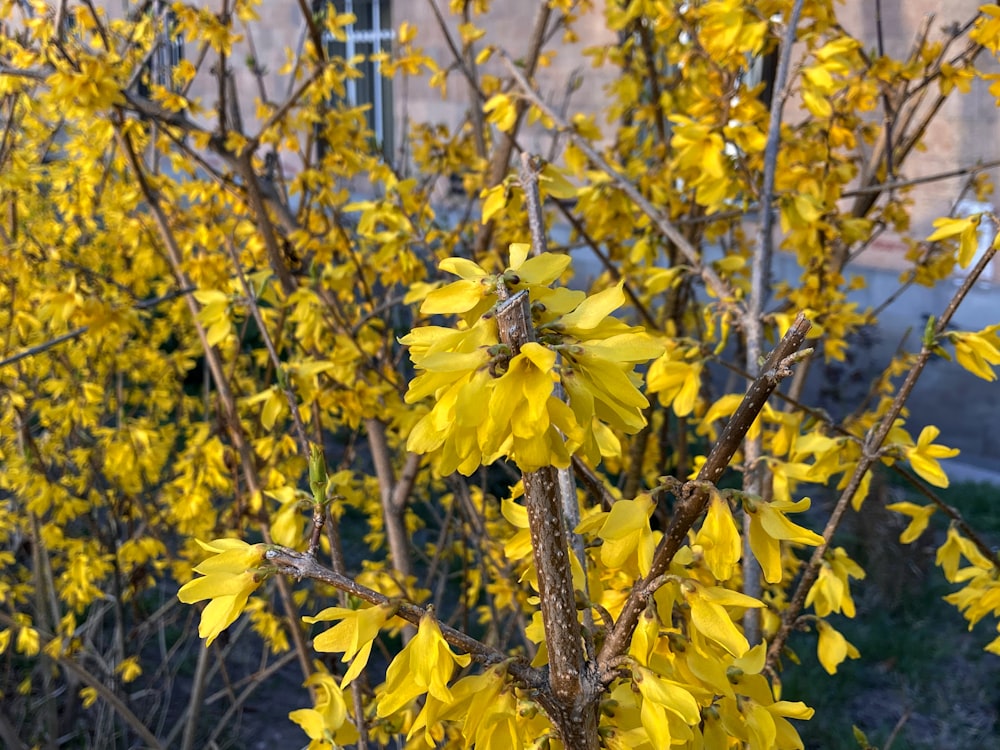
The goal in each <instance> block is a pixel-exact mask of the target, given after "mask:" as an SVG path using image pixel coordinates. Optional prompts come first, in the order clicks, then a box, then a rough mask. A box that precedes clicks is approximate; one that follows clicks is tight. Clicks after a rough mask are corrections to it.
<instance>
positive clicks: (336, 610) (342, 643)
mask: <svg viewBox="0 0 1000 750" xmlns="http://www.w3.org/2000/svg"><path fill="white" fill-rule="evenodd" d="M392 615H393V609H392V607H366V608H364V609H347V608H345V607H327V608H326V609H324V610H323V611H322V612H320V613H319V614H318V615H316V616H315V617H303V618H302V619H303V620H305V621H306V622H308V623H316V622H329V621H331V620H340V622H339V623H337V624H336V625H334V626H333V627H332V628H330V629H329V630H326V631H324V632H322V633H320V634H319V635H318V636H316V638H314V639H313V648H315V649H316V650H317V651H334V652H339V653H343V654H344V656H343V658H342V661H343V662H344V663H347V662H349V661H351V660H352V659H353V661H351V666H350V668H349V669H348V670H347V673H346V674H345V675H344V678H343V679H342V680H341V681H340V687H341V688H345V687H347V686H348V685H349V684H350V683H351V681H352V680H353V679H354V678H355V677H357V676H358V675H359V674H360V673H361V670H363V669H364V668H365V665H366V664H368V657H369V656H370V655H371V652H372V643H374V641H375V636H377V635H378V633H379V630H381V628H382V626H383V625H384V624H385V621H386V620H388V619H389V618H390V617H392Z"/></svg>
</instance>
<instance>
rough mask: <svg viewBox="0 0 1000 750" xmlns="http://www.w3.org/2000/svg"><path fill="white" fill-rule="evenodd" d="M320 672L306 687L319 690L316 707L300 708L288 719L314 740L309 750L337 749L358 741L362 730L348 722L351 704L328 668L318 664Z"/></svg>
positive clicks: (314, 675)
mask: <svg viewBox="0 0 1000 750" xmlns="http://www.w3.org/2000/svg"><path fill="white" fill-rule="evenodd" d="M314 664H315V666H316V669H317V671H316V672H314V673H313V674H312V675H310V676H309V679H308V680H306V681H305V683H304V685H305V687H313V688H315V695H316V705H315V707H314V708H300V709H298V710H297V711H292V712H291V713H289V714H288V718H289V719H291V720H292V721H294V722H295V723H296V724H298V725H299V726H300V727H302V731H303V732H305V733H306V734H307V735H308V736H309V739H310V742H309V745H308V750H333V749H334V748H337V747H342V746H344V745H349V744H352V743H354V742H357V741H358V730H357V729H356V728H355V727H354V725H353V724H352V723H351V722H350V721H349V720H348V714H347V702H346V701H345V700H344V693H343V690H342V688H341V686H338V685H337V683H336V681H335V680H334V678H333V675H331V674H330V673H329V672H328V671H327V669H326V667H324V666H323V665H322V663H320V662H318V661H317V662H314Z"/></svg>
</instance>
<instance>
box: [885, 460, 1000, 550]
mask: <svg viewBox="0 0 1000 750" xmlns="http://www.w3.org/2000/svg"><path fill="white" fill-rule="evenodd" d="M889 468H891V469H892V471H893V472H894V473H895V474H896V475H897V476H899V477H902V478H903V479H905V480H906V481H907V482H908V483H909V485H910V486H911V487H913V489H915V490H916V491H917V492H919V493H920V494H921V495H923V496H924V497H926V498H927V499H928V500H930V501H931V502H932V503H934V505H936V506H937V508H938V510H940V511H941V512H942V513H944V514H945V515H946V516H948V518H950V519H951V520H952V521H953V522H954V524H955V526H956V527H958V530H959V531H961V532H962V533H963V534H964V535H965V536H966V537H968V538H969V541H971V542H972V543H973V544H974V545H975V546H976V549H978V550H979V553H980V554H981V555H982V556H983V557H985V558H986V559H987V560H989V561H990V562H991V563H993V567H994V568H996V569H997V570H1000V554H998V553H997V551H996V550H994V549H993V548H992V547H990V545H988V544H987V543H986V541H985V540H984V539H983V538H982V537H981V536H980V535H979V533H978V532H977V531H976V530H975V529H973V528H972V527H971V526H970V525H969V522H968V521H966V520H965V519H964V518H963V517H962V514H961V513H959V512H958V509H957V508H955V507H953V506H951V505H948V503H946V502H945V501H944V500H943V499H942V498H941V496H940V495H938V494H937V493H936V492H934V491H933V490H931V489H930V488H929V487H928V486H927V485H926V483H924V482H921V481H920V480H919V479H918V478H917V477H916V476H914V475H913V473H912V472H910V471H909V470H907V469H904V468H903V467H902V466H900V465H899V463H898V462H896V463H894V464H893V465H892V466H891V467H889Z"/></svg>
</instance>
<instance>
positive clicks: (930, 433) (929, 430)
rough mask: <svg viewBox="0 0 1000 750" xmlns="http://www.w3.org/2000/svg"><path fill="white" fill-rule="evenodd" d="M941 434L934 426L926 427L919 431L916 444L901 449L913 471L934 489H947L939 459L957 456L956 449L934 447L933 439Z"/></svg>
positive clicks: (945, 477) (941, 446) (946, 477)
mask: <svg viewBox="0 0 1000 750" xmlns="http://www.w3.org/2000/svg"><path fill="white" fill-rule="evenodd" d="M940 433H941V430H939V429H938V428H937V427H935V426H934V425H927V426H926V427H924V429H922V430H921V431H920V437H918V438H917V444H916V445H914V446H910V447H907V448H904V449H903V452H904V453H905V454H906V458H907V459H908V460H909V462H910V466H912V467H913V470H914V471H915V472H916V473H917V474H919V475H920V477H921V478H922V479H923V480H924V481H925V482H927V483H928V484H933V485H934V486H935V487H947V486H948V475H947V474H945V473H944V470H943V469H942V468H941V464H939V463H938V461H937V460H938V459H939V458H951V457H952V456H957V455H958V453H959V451H958V448H948V447H946V446H944V445H934V438H936V437H937V436H938V435H939V434H940Z"/></svg>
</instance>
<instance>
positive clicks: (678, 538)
mask: <svg viewBox="0 0 1000 750" xmlns="http://www.w3.org/2000/svg"><path fill="white" fill-rule="evenodd" d="M811 327H812V324H811V323H810V322H809V321H808V320H807V319H806V317H805V316H804V315H803V314H801V313H799V315H798V316H797V317H796V318H795V321H794V322H793V323H792V325H791V327H790V328H789V329H788V332H787V333H786V334H785V336H784V337H783V338H782V339H781V341H779V342H778V345H777V346H776V347H775V349H774V351H772V352H771V354H770V356H769V357H768V358H767V361H766V362H765V363H764V366H763V368H762V371H761V374H760V375H759V376H757V378H756V379H755V380H754V382H753V384H752V385H751V386H750V388H749V389H748V390H747V393H746V395H745V396H744V397H743V401H741V402H740V405H739V406H738V407H737V408H736V411H735V412H734V413H733V416H732V417H731V418H730V420H729V422H728V423H727V424H726V426H725V428H724V429H723V431H722V435H720V436H719V440H718V441H717V442H716V443H715V445H714V446H712V450H711V452H710V453H709V454H708V458H707V459H706V460H705V465H704V466H702V468H701V471H699V472H698V477H697V478H696V479H695V480H694V481H693V482H688V483H687V484H686V485H684V492H683V494H682V497H680V498H678V500H679V502H678V503H677V506H676V509H675V511H674V517H673V519H672V520H671V522H670V526H669V527H668V528H667V532H666V534H664V536H663V539H661V540H660V544H659V545H658V546H657V548H656V552H655V553H654V555H653V563H652V566H651V568H650V571H649V574H648V575H647V576H646V577H645V578H643V579H640V580H638V581H636V583H635V586H633V588H632V592H631V593H630V594H629V597H628V600H627V601H626V602H625V606H624V608H623V609H622V613H621V615H619V617H618V622H617V623H616V624H615V628H614V630H612V631H611V632H610V633H609V634H608V637H607V640H606V641H605V642H604V646H603V648H602V649H601V653H600V655H599V656H598V665H599V668H600V674H601V679H602V680H603V681H605V682H607V681H609V680H611V679H613V677H614V675H615V671H614V669H612V668H611V666H610V665H611V664H612V662H613V660H614V659H616V658H617V657H619V656H621V655H622V654H624V653H625V652H626V651H627V650H628V644H629V642H630V641H631V639H632V633H633V632H634V631H635V628H636V625H637V624H638V622H639V615H640V614H641V613H642V610H643V609H644V608H645V606H646V602H647V601H648V599H649V597H650V596H652V594H653V591H652V590H650V587H649V586H648V584H649V582H651V581H655V580H656V579H658V578H659V577H660V576H662V575H664V574H665V573H666V571H667V569H668V568H669V566H670V562H671V561H672V560H673V559H674V555H676V554H677V551H678V550H679V549H680V548H681V547H682V546H683V545H684V543H685V541H686V539H687V534H688V531H689V530H690V529H691V527H692V526H694V524H695V522H696V521H697V520H698V518H699V517H700V516H701V514H702V513H703V512H704V511H705V508H706V507H707V505H708V500H709V493H708V492H707V491H706V490H705V486H706V484H715V483H716V482H718V481H719V479H720V478H721V477H722V474H723V472H724V471H725V470H726V467H728V466H729V462H730V461H732V458H733V455H735V453H736V450H737V449H738V448H739V447H740V444H741V443H742V442H743V438H744V436H745V435H746V433H747V431H748V430H749V429H750V425H752V424H753V422H754V420H755V419H756V418H757V415H758V414H759V413H760V410H761V409H763V408H764V403H765V402H766V401H767V398H768V396H770V395H771V392H772V391H773V390H774V389H775V388H776V387H777V385H778V383H779V382H780V381H781V380H782V379H783V378H785V377H787V376H788V375H790V374H791V369H790V365H791V364H792V363H793V362H794V361H795V359H796V356H797V353H798V354H799V355H801V354H804V353H805V352H799V348H800V347H801V346H802V344H803V342H804V341H805V337H806V333H807V332H808V331H809V329H810V328H811ZM805 351H808V350H805Z"/></svg>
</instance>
